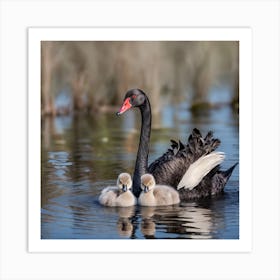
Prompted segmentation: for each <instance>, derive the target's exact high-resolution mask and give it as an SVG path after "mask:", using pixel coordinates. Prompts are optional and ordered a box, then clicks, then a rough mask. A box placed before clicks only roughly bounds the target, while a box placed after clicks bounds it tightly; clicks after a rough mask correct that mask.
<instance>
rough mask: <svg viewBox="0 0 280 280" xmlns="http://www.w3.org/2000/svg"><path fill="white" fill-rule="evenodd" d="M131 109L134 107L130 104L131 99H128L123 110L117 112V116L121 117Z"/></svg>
mask: <svg viewBox="0 0 280 280" xmlns="http://www.w3.org/2000/svg"><path fill="white" fill-rule="evenodd" d="M131 107H132V105H131V103H130V98H129V97H128V98H126V99H125V101H124V102H123V105H122V107H121V109H120V110H119V111H118V112H117V115H121V114H122V113H124V112H125V111H127V110H129V109H130V108H131Z"/></svg>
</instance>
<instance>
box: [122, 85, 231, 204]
mask: <svg viewBox="0 0 280 280" xmlns="http://www.w3.org/2000/svg"><path fill="white" fill-rule="evenodd" d="M124 104H126V105H125V106H124V105H123V107H122V108H121V109H120V111H119V112H118V114H122V113H123V112H125V111H126V110H128V109H130V108H131V107H138V108H139V109H140V112H141V117H142V126H141V135H140V141H139V147H138V152H137V158H136V163H135V170H134V176H133V193H134V195H135V196H137V197H138V196H139V194H140V192H141V179H140V178H141V176H142V175H143V174H145V173H147V172H148V173H151V174H153V176H154V177H155V180H156V183H157V184H163V185H169V186H172V187H174V188H176V187H177V185H178V184H179V182H180V180H181V179H182V177H183V176H184V174H185V173H186V171H187V169H188V168H189V166H190V165H191V164H192V163H193V162H195V161H196V160H197V159H198V158H200V157H201V156H203V155H206V154H209V153H211V152H213V151H214V150H216V148H217V147H218V146H219V145H220V143H221V142H220V140H219V139H216V138H214V137H213V133H212V132H211V131H209V132H208V133H207V135H206V136H205V137H204V138H203V137H202V135H201V133H200V131H199V130H198V129H197V128H194V129H193V131H192V133H191V135H190V136H189V138H188V140H187V142H186V144H183V143H182V142H181V141H179V142H176V141H174V140H171V146H170V148H169V149H168V150H167V151H166V152H165V153H164V154H163V155H162V156H161V157H159V158H158V159H156V160H155V161H154V162H153V163H151V164H150V165H149V166H148V154H149V141H150V132H151V120H152V116H151V106H150V102H149V99H148V97H147V96H146V94H145V93H144V92H143V91H142V90H140V89H132V90H129V91H128V92H127V93H126V95H125V98H124ZM235 166H236V164H235V165H233V166H232V167H231V168H229V169H228V170H226V171H221V170H220V166H216V167H215V168H213V169H212V170H211V171H210V172H209V173H208V174H207V175H206V176H205V177H204V178H203V179H202V180H201V182H200V183H199V184H198V185H197V186H196V187H194V188H193V189H192V190H189V189H184V188H182V189H180V190H179V194H180V199H181V200H189V199H196V198H201V197H206V196H211V195H216V194H218V193H220V192H222V191H223V189H224V186H225V185H226V183H227V181H228V179H229V177H230V176H231V174H232V171H233V169H234V168H235Z"/></svg>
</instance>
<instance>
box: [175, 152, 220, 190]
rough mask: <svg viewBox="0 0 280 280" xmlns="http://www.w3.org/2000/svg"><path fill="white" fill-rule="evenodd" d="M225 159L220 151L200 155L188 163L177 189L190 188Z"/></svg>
mask: <svg viewBox="0 0 280 280" xmlns="http://www.w3.org/2000/svg"><path fill="white" fill-rule="evenodd" d="M224 159H225V154H224V153H222V152H212V153H210V154H208V155H205V156H202V157H200V158H199V159H198V160H196V161H195V162H194V163H192V164H191V165H190V167H189V168H188V170H187V171H186V173H185V174H184V176H183V177H182V179H181V181H180V182H179V184H178V186H177V189H178V190H179V189H181V188H185V189H189V190H192V189H193V188H194V187H196V186H197V185H198V184H199V183H200V181H201V180H202V179H203V177H204V176H206V175H207V174H208V173H209V172H210V171H211V170H212V169H213V168H214V167H216V166H217V165H219V164H221V163H222V162H223V160H224Z"/></svg>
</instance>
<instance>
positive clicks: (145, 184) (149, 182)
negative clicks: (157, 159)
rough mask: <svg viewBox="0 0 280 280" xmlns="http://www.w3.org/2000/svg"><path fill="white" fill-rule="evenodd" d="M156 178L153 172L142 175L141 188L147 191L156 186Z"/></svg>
mask: <svg viewBox="0 0 280 280" xmlns="http://www.w3.org/2000/svg"><path fill="white" fill-rule="evenodd" d="M155 184H156V182H155V178H154V176H153V175H152V174H144V175H142V176H141V189H142V190H143V191H144V192H145V193H147V192H149V191H150V190H152V189H153V188H154V187H155Z"/></svg>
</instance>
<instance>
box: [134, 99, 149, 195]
mask: <svg viewBox="0 0 280 280" xmlns="http://www.w3.org/2000/svg"><path fill="white" fill-rule="evenodd" d="M139 109H140V112H141V118H142V125H141V134H140V141H139V147H138V152H137V158H136V163H135V169H134V175H133V193H134V195H135V196H136V197H138V196H139V195H140V193H141V176H142V175H143V174H145V173H147V167H148V154H149V142H150V134H151V121H152V116H151V106H150V102H149V100H148V98H147V97H146V100H145V102H144V103H143V104H142V105H141V106H139Z"/></svg>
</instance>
